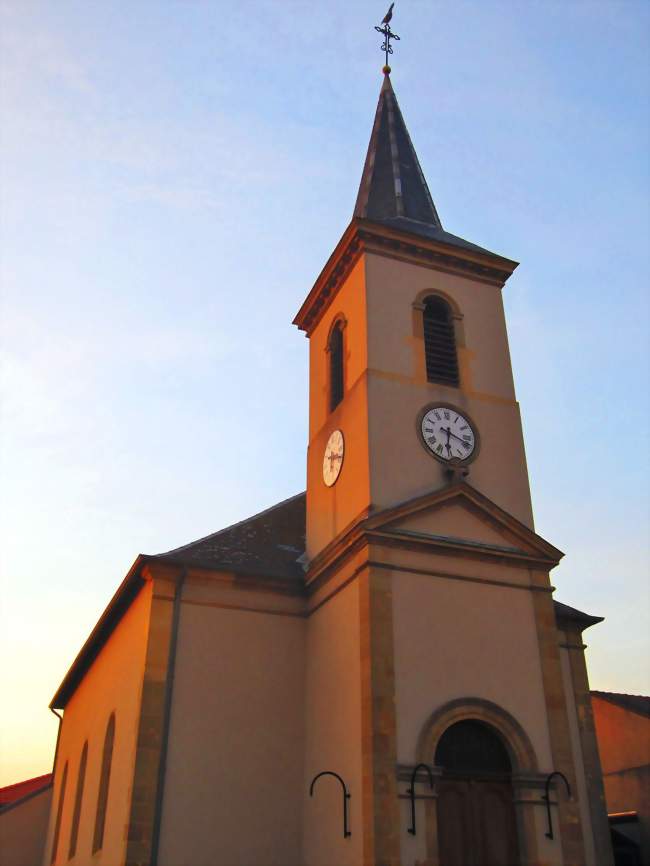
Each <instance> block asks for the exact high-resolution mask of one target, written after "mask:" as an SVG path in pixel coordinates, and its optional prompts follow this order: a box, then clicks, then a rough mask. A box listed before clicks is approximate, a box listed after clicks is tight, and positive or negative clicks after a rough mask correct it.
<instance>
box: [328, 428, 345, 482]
mask: <svg viewBox="0 0 650 866" xmlns="http://www.w3.org/2000/svg"><path fill="white" fill-rule="evenodd" d="M344 450H345V442H344V439H343V433H342V432H341V431H340V430H335V431H334V432H333V433H332V435H331V436H330V438H329V439H328V440H327V445H326V446H325V454H324V456H323V481H324V482H325V484H326V485H327V486H328V487H331V486H332V485H333V484H335V483H336V479H337V478H338V477H339V474H340V472H341V467H342V466H343V452H344Z"/></svg>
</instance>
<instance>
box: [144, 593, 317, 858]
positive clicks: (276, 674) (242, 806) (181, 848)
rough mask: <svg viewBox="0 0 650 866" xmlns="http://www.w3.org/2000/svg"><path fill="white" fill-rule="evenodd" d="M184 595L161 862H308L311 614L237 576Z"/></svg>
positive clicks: (169, 745) (174, 680)
mask: <svg viewBox="0 0 650 866" xmlns="http://www.w3.org/2000/svg"><path fill="white" fill-rule="evenodd" d="M182 599H183V601H182V603H181V612H180V619H179V625H178V642H177V649H176V661H175V668H174V673H173V677H174V679H173V698H172V708H171V718H170V727H169V741H168V750H167V764H166V773H165V789H164V800H163V812H162V823H161V831H160V832H161V835H160V849H159V858H158V863H159V866H190V864H191V866H215V864H224V866H226V864H227V866H303V864H302V863H301V861H300V844H301V820H302V799H303V740H304V728H303V720H304V664H305V628H306V623H305V619H304V615H303V614H302V612H301V609H300V607H298V606H297V605H296V602H295V601H294V600H292V599H290V598H286V597H283V596H277V595H273V594H270V593H264V592H262V591H252V590H238V589H237V588H236V581H226V582H225V583H224V582H222V581H214V580H213V581H209V580H206V581H204V582H203V583H200V582H197V581H193V580H191V579H190V580H188V582H187V583H186V584H185V586H184V588H183V594H182Z"/></svg>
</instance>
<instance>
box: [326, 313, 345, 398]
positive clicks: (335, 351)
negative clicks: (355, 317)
mask: <svg viewBox="0 0 650 866" xmlns="http://www.w3.org/2000/svg"><path fill="white" fill-rule="evenodd" d="M329 352H330V412H331V411H333V410H334V409H336V407H337V406H338V405H339V403H340V402H341V400H342V399H343V328H342V326H341V323H340V322H337V323H336V325H334V328H333V329H332V333H331V334H330V342H329Z"/></svg>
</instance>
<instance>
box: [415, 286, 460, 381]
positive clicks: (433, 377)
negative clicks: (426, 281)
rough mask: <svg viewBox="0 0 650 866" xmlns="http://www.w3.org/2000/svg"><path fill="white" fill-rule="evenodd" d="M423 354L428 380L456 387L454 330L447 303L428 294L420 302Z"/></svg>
mask: <svg viewBox="0 0 650 866" xmlns="http://www.w3.org/2000/svg"><path fill="white" fill-rule="evenodd" d="M423 317H424V354H425V358H426V363H427V379H428V380H429V382H440V384H442V385H452V386H454V387H458V357H457V354H456V334H455V331H454V320H453V317H452V313H451V308H450V306H449V304H448V303H447V302H446V301H445V300H443V299H442V298H440V297H438V296H437V295H431V296H430V297H428V298H427V299H426V300H425V302H424V313H423Z"/></svg>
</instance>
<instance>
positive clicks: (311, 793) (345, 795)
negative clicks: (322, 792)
mask: <svg viewBox="0 0 650 866" xmlns="http://www.w3.org/2000/svg"><path fill="white" fill-rule="evenodd" d="M321 776H334V778H335V779H338V780H339V782H340V783H341V788H343V838H344V839H347V838H348V836H351V835H352V833H351V832H350V830H348V800H349V799H350V797H351V796H352V795H351V794H350V793H349V792H348V789H347V786H346V784H345V782H344V781H343V779H342V778H341V777H340V776H339V774H338V773H334V772H333V771H332V770H323V772H322V773H318V774H317V775H316V776H314V778H313V779H312V780H311V785H310V786H309V796H310V797H313V796H314V785H315V784H316V782H317V781H318V780H319V779H320V777H321Z"/></svg>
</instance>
